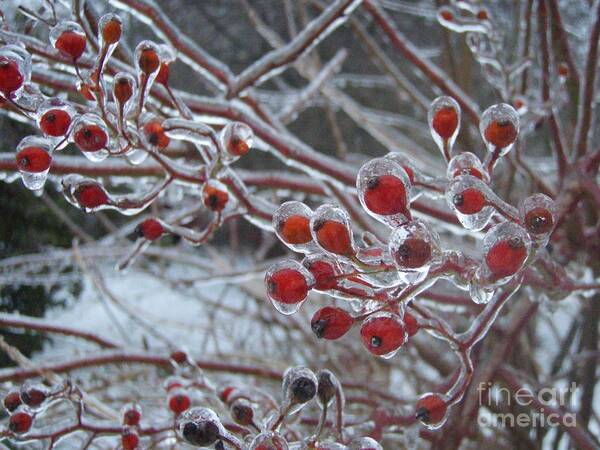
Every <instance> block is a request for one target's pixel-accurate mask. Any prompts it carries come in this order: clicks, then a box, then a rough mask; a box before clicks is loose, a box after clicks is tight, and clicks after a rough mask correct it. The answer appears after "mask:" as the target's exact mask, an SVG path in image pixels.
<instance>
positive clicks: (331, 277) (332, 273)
mask: <svg viewBox="0 0 600 450" xmlns="http://www.w3.org/2000/svg"><path fill="white" fill-rule="evenodd" d="M305 266H306V268H307V269H308V271H309V272H310V273H311V274H312V275H313V277H315V289H318V290H320V291H327V290H329V289H334V288H335V287H336V286H337V280H336V278H335V277H336V275H337V270H336V269H335V267H334V266H333V264H331V263H328V262H327V261H323V260H317V261H308V262H307V263H305Z"/></svg>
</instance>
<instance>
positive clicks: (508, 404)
mask: <svg viewBox="0 0 600 450" xmlns="http://www.w3.org/2000/svg"><path fill="white" fill-rule="evenodd" d="M576 390H577V383H571V385H570V386H569V387H564V388H543V389H540V390H539V391H537V392H534V391H532V390H530V389H528V388H525V387H524V388H521V389H519V390H517V391H515V392H514V393H513V392H512V391H510V390H509V389H507V388H498V387H494V388H492V383H489V382H488V383H485V382H484V383H480V384H479V386H478V387H477V392H478V395H479V405H480V406H485V407H487V408H482V409H480V411H481V412H480V414H479V417H478V418H477V422H478V424H479V426H481V427H512V428H514V427H523V428H538V427H539V428H543V427H558V426H561V427H575V426H577V420H576V416H575V413H572V412H566V411H564V409H563V407H565V406H567V405H568V404H569V399H571V398H573V395H574V394H575V391H576ZM514 406H516V407H517V408H513V407H514ZM519 407H522V408H523V411H519V409H520V408H519Z"/></svg>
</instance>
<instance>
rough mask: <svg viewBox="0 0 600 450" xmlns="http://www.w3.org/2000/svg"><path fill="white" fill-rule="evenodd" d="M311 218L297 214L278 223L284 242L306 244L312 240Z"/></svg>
mask: <svg viewBox="0 0 600 450" xmlns="http://www.w3.org/2000/svg"><path fill="white" fill-rule="evenodd" d="M309 222H310V220H309V218H308V217H304V216H301V215H300V214H295V215H293V216H290V217H288V218H287V219H285V221H282V222H280V223H279V224H278V228H279V230H278V231H279V234H280V235H281V237H282V238H283V241H284V242H287V243H288V244H292V245H300V244H306V243H307V242H310V241H311V240H312V236H311V235H310V226H309Z"/></svg>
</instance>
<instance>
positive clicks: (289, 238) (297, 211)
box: [273, 201, 318, 254]
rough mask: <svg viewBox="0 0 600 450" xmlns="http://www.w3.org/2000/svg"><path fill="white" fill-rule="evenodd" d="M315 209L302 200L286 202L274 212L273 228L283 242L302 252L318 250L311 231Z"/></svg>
mask: <svg viewBox="0 0 600 450" xmlns="http://www.w3.org/2000/svg"><path fill="white" fill-rule="evenodd" d="M312 214H313V211H312V209H310V208H309V207H308V206H306V205H305V204H304V203H302V202H298V201H289V202H284V203H282V204H281V206H279V208H277V210H276V211H275V212H274V213H273V229H274V230H275V233H276V234H277V237H278V238H279V240H280V241H281V242H283V243H284V244H285V245H287V246H288V247H289V248H290V249H291V250H293V251H295V252H300V253H305V254H308V253H312V252H315V251H317V250H318V249H317V246H316V245H315V243H314V242H313V239H312V235H311V233H310V219H311V217H312Z"/></svg>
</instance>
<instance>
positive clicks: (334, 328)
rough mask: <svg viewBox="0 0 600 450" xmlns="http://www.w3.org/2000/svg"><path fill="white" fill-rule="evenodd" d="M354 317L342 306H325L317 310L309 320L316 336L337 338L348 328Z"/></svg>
mask: <svg viewBox="0 0 600 450" xmlns="http://www.w3.org/2000/svg"><path fill="white" fill-rule="evenodd" d="M353 323H354V319H353V318H352V316H351V315H350V314H348V313H347V312H346V311H344V310H343V309H342V308H336V307H333V306H326V307H324V308H321V309H320V310H318V311H317V312H316V313H315V315H314V316H313V318H312V320H311V321H310V327H311V329H312V331H313V333H315V335H316V336H317V337H318V338H323V339H330V340H334V339H338V338H341V337H342V336H343V335H344V334H346V333H347V332H348V330H350V328H351V327H352V324H353Z"/></svg>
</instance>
